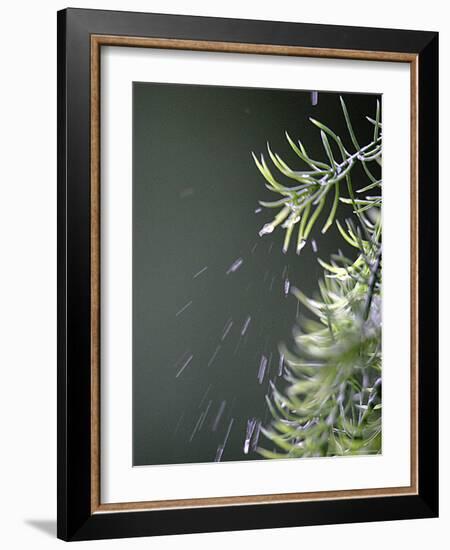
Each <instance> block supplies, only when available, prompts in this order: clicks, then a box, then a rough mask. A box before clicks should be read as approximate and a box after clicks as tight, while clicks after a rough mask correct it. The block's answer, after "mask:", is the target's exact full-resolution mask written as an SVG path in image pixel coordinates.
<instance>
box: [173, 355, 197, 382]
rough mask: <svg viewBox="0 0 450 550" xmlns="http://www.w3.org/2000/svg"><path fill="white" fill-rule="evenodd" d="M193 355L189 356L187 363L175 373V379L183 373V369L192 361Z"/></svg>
mask: <svg viewBox="0 0 450 550" xmlns="http://www.w3.org/2000/svg"><path fill="white" fill-rule="evenodd" d="M193 357H194V355H192V354H191V355H190V356H189V358H188V359H187V361H186V362H185V363H184V365H183V366H182V367H181V369H180V370H179V371H178V372H177V374H176V376H175V378H178V377H179V376H180V374H181V373H182V372H183V371H184V369H185V368H186V367H187V366H188V365H189V363H190V362H191V361H192V359H193Z"/></svg>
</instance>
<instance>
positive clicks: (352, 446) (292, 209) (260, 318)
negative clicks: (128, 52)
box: [132, 82, 382, 466]
mask: <svg viewBox="0 0 450 550" xmlns="http://www.w3.org/2000/svg"><path fill="white" fill-rule="evenodd" d="M132 108H133V240H132V254H133V266H132V269H133V277H132V283H133V301H132V307H133V394H132V403H133V427H132V431H133V466H149V465H167V464H187V463H214V462H216V463H220V462H226V461H251V460H273V459H291V458H297V459H306V458H311V457H330V458H329V459H330V460H332V459H333V458H332V457H336V456H339V457H343V456H352V455H374V454H380V453H381V452H382V360H381V357H382V318H381V311H382V291H381V288H382V287H381V285H382V277H381V275H382V214H381V213H382V167H381V165H382V111H381V109H382V98H381V96H380V95H377V94H363V93H347V92H345V91H320V90H289V89H262V88H243V87H225V86H209V85H208V86H205V85H185V84H164V83H151V82H134V83H133V107H132Z"/></svg>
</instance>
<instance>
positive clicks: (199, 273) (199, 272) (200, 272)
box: [192, 265, 208, 279]
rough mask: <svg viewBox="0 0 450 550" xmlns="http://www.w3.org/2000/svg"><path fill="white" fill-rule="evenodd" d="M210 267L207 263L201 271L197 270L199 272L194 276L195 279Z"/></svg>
mask: <svg viewBox="0 0 450 550" xmlns="http://www.w3.org/2000/svg"><path fill="white" fill-rule="evenodd" d="M207 269H208V266H207V265H205V267H204V268H202V269H200V271H197V273H196V274H195V275H194V276H193V277H192V278H193V279H196V278H197V277H198V276H199V275H201V274H202V273H204V272H205V271H206V270H207Z"/></svg>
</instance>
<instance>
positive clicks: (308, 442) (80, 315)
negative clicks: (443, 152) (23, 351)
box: [58, 9, 438, 540]
mask: <svg viewBox="0 0 450 550" xmlns="http://www.w3.org/2000/svg"><path fill="white" fill-rule="evenodd" d="M437 140H438V35H437V33H434V32H424V31H408V30H389V29H375V28H356V27H342V26H326V25H312V24H301V23H280V22H271V21H250V20H237V19H236V20H232V19H216V18H206V17H191V16H172V15H160V14H158V15H156V14H147V13H128V12H110V11H97V10H84V9H67V10H63V11H61V12H59V13H58V144H59V145H58V147H59V148H58V209H59V218H58V220H59V221H58V268H59V276H58V277H59V278H58V281H59V288H58V295H59V312H58V315H59V321H58V331H59V335H58V341H59V348H58V536H59V537H60V538H62V539H64V540H86V539H100V538H113V537H132V536H147V535H162V534H171V533H173V534H175V533H193V532H205V531H227V530H240V529H257V528H274V527H288V526H301V525H317V524H326V523H343V522H363V521H364V522H365V521H375V520H394V519H407V518H425V517H435V516H436V515H437V514H438V452H437V445H438V418H437V411H438V391H437V384H438V357H437V354H438V342H437V339H438V330H437V322H438V285H437V277H438V271H437V261H438V252H437V250H438V247H437V228H438V220H437V213H438V208H437V200H438V162H437V161H438V159H437V156H438V147H437Z"/></svg>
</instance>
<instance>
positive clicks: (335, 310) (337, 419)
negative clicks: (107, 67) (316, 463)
mask: <svg viewBox="0 0 450 550" xmlns="http://www.w3.org/2000/svg"><path fill="white" fill-rule="evenodd" d="M340 102H341V107H342V112H343V116H344V118H345V122H346V127H347V130H348V134H349V141H350V142H351V144H352V151H351V152H350V151H349V150H348V149H347V148H346V147H345V146H344V143H343V140H342V139H341V137H340V136H338V135H337V134H336V133H334V132H333V131H332V130H331V129H330V128H328V127H327V126H325V125H324V124H322V123H321V122H319V121H317V120H315V119H312V118H311V119H310V121H311V122H312V124H314V125H315V126H316V127H317V128H318V129H319V130H320V137H321V140H322V145H323V151H324V157H325V158H324V160H320V161H318V160H314V159H312V158H311V156H310V155H309V154H308V152H307V150H306V148H305V146H304V145H303V144H302V142H301V141H298V142H297V143H295V142H294V141H293V140H292V139H291V137H290V136H289V135H288V134H286V138H287V141H288V143H289V145H290V146H291V148H292V149H293V151H294V152H295V153H296V155H297V156H298V157H299V159H300V160H301V161H302V162H303V163H304V164H305V165H306V169H302V170H294V169H292V168H291V167H289V166H288V165H287V164H286V163H285V162H284V161H283V160H282V158H281V157H280V156H279V155H278V154H276V153H273V152H272V150H271V148H270V145H269V144H267V151H268V156H269V158H270V160H271V161H272V163H273V165H274V166H275V168H276V169H277V170H278V172H280V173H281V174H282V175H284V176H286V177H287V178H288V179H290V180H292V181H294V182H295V184H294V185H293V186H287V185H283V184H281V183H280V182H279V181H278V180H277V179H276V178H275V177H274V175H273V174H272V172H271V170H270V169H269V167H268V165H267V163H266V160H265V158H264V156H263V155H261V157H260V159H258V158H257V157H256V156H255V155H254V154H253V158H254V160H255V163H256V166H257V167H258V169H259V171H260V172H261V174H262V175H263V176H264V178H265V180H266V187H268V188H269V189H270V190H271V191H273V192H275V193H276V194H278V195H279V196H280V197H281V198H279V199H277V200H276V201H274V202H261V203H260V204H261V205H262V206H264V207H266V208H279V209H280V210H279V212H278V213H277V214H276V215H275V217H274V219H273V220H272V221H271V222H270V223H268V224H266V225H264V227H263V228H262V229H261V231H260V235H261V236H263V235H266V234H269V233H272V231H274V230H275V228H277V227H281V228H283V229H284V230H285V237H284V244H283V251H284V252H286V251H287V250H288V248H289V246H290V244H291V242H292V236H293V234H294V230H296V231H297V239H296V251H297V253H298V254H299V253H300V252H301V250H302V248H303V247H304V245H305V243H306V242H307V239H308V237H309V236H310V235H311V233H312V232H313V229H314V227H315V226H316V224H317V223H318V221H319V219H320V214H321V212H322V211H324V212H327V211H328V215H327V216H326V217H325V221H324V223H323V225H322V233H325V232H326V231H327V230H328V229H329V228H330V227H331V226H332V225H333V224H334V223H335V224H336V226H337V228H338V230H339V233H340V235H341V236H342V239H343V240H344V241H345V242H346V243H347V244H348V245H350V246H351V247H352V248H354V249H355V256H354V257H355V258H356V259H349V258H348V257H346V256H344V255H343V254H342V252H340V251H339V252H338V253H336V254H334V255H332V256H331V258H330V259H329V261H328V262H325V261H323V260H322V259H318V261H319V263H320V265H321V266H322V267H323V268H324V278H323V280H320V281H319V297H318V298H317V299H311V298H308V297H307V296H305V295H304V294H303V293H302V292H301V291H300V290H299V289H296V288H291V291H292V292H293V294H294V295H295V296H296V297H297V299H298V300H299V301H300V302H301V303H302V304H303V305H304V306H305V307H306V308H307V310H309V311H310V312H311V313H312V314H313V315H314V320H313V319H309V320H304V321H303V322H302V323H301V324H300V325H299V326H296V327H295V333H294V349H293V350H289V349H288V348H287V346H286V345H284V344H283V345H281V346H280V353H281V355H282V358H283V362H284V377H283V378H284V382H283V385H282V386H283V387H277V385H275V384H273V383H271V387H272V392H271V395H270V396H268V397H267V398H266V399H267V404H268V407H269V409H270V411H271V413H272V417H273V419H272V421H271V423H270V425H269V426H266V427H263V428H262V429H261V432H262V433H263V434H264V435H265V437H266V438H267V440H268V442H271V443H272V444H275V446H276V450H268V449H266V448H259V449H258V452H259V453H260V454H261V455H262V456H264V457H266V458H286V457H313V456H335V455H349V454H376V453H379V452H380V451H381V323H382V322H381V267H382V266H381V263H382V251H381V238H382V219H381V210H380V209H381V203H382V197H381V186H382V181H381V179H380V178H376V177H375V176H374V175H373V171H374V170H373V163H378V164H379V165H381V154H382V124H381V120H380V116H381V111H380V103H379V101H377V103H376V113H375V118H370V117H366V118H367V120H368V122H369V123H370V124H372V125H373V136H372V139H371V141H370V142H369V143H367V144H366V145H364V146H361V145H360V143H359V141H358V139H357V137H356V135H355V132H354V129H353V126H352V123H351V120H350V116H349V112H348V109H347V106H346V104H345V102H344V100H343V99H342V97H341V98H340ZM358 164H359V165H361V166H362V169H363V170H362V171H361V172H360V174H361V173H362V174H364V177H365V179H366V181H365V182H364V183H363V184H362V185H361V182H359V185H358V186H355V185H354V183H353V181H352V174H353V173H354V172H353V171H354V168H355V166H357V165H358ZM378 171H379V169H378ZM359 179H360V178H359ZM342 186H345V190H346V193H345V194H346V196H342V195H343V193H344V192H343V190H342V189H341V187H342ZM332 191H333V192H334V193H332V194H333V199H332V200H331V205H329V206H328V205H327V203H328V202H330V201H329V200H328V195H329V193H330V192H332ZM340 203H344V204H347V205H350V206H351V208H352V213H353V214H352V216H351V217H350V218H346V219H344V220H343V221H342V222H339V220H338V215H339V214H340V213H341V210H340V209H339V204H340ZM326 208H327V209H328V210H326ZM324 209H325V210H324ZM272 447H273V445H272Z"/></svg>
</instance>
